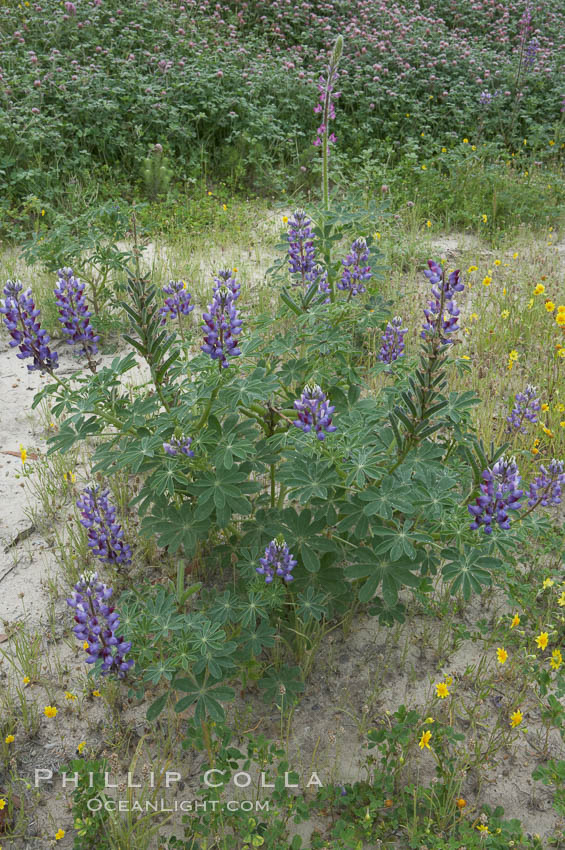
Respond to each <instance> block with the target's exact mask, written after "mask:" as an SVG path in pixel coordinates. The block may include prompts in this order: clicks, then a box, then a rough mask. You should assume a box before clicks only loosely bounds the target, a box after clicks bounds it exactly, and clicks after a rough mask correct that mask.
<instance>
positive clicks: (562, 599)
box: [557, 590, 565, 608]
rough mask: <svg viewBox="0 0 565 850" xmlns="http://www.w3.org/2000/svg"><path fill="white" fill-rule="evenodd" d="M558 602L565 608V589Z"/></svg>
mask: <svg viewBox="0 0 565 850" xmlns="http://www.w3.org/2000/svg"><path fill="white" fill-rule="evenodd" d="M557 604H558V605H559V607H560V608H565V590H564V591H563V593H562V594H561V596H560V597H559V599H558V600H557Z"/></svg>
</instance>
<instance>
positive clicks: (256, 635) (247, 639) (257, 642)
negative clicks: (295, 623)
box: [239, 620, 276, 658]
mask: <svg viewBox="0 0 565 850" xmlns="http://www.w3.org/2000/svg"><path fill="white" fill-rule="evenodd" d="M275 635H276V630H275V629H273V628H271V626H270V625H269V624H268V623H267V622H266V621H264V620H263V621H262V622H261V623H259V625H258V626H257V628H256V629H249V630H246V631H244V632H243V633H242V634H241V635H240V637H239V645H240V646H241V648H242V649H243V651H244V652H245V653H246V655H247V656H254V657H255V658H257V657H258V656H259V655H261V653H262V651H263V649H265V648H266V647H268V648H271V647H273V646H274V645H275Z"/></svg>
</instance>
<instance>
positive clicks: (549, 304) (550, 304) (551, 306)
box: [545, 301, 555, 313]
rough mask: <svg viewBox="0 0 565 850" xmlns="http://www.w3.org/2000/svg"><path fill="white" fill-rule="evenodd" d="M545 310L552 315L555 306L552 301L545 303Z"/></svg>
mask: <svg viewBox="0 0 565 850" xmlns="http://www.w3.org/2000/svg"><path fill="white" fill-rule="evenodd" d="M545 309H546V310H547V312H548V313H553V311H554V310H555V304H554V303H553V301H546V302H545Z"/></svg>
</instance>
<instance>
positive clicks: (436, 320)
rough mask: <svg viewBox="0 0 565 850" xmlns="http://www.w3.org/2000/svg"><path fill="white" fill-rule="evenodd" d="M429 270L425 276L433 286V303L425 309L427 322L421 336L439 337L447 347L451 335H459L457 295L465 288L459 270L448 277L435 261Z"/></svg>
mask: <svg viewBox="0 0 565 850" xmlns="http://www.w3.org/2000/svg"><path fill="white" fill-rule="evenodd" d="M428 266H429V268H428V269H426V270H425V272H424V274H425V275H426V277H427V278H428V280H429V281H430V283H431V284H432V295H433V297H434V300H433V301H429V302H428V307H427V309H424V315H425V317H426V321H425V322H424V324H423V325H422V332H421V334H420V336H421V338H422V339H431V338H433V337H435V336H439V338H440V339H441V342H442V343H443V344H444V345H446V344H448V343H452V342H453V340H452V339H449V335H450V334H454V333H457V331H458V330H459V325H458V324H457V322H458V319H459V312H460V311H459V308H458V306H457V303H456V301H455V293H457V292H462V291H463V289H464V288H465V287H464V285H463V284H462V283H461V281H460V280H459V275H460V272H459V269H457V270H456V271H454V272H451V274H450V275H449V276H447V275H446V272H445V270H444V269H442V268H441V266H438V264H437V263H435V262H434V261H433V260H428Z"/></svg>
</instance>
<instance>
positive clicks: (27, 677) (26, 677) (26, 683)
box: [22, 676, 31, 685]
mask: <svg viewBox="0 0 565 850" xmlns="http://www.w3.org/2000/svg"><path fill="white" fill-rule="evenodd" d="M22 682H23V683H24V685H29V683H30V682H31V679H30V678H29V676H24V677H23V679H22Z"/></svg>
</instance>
